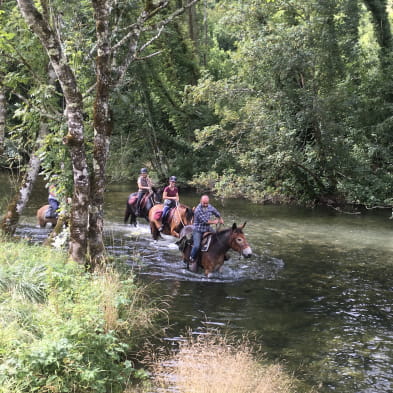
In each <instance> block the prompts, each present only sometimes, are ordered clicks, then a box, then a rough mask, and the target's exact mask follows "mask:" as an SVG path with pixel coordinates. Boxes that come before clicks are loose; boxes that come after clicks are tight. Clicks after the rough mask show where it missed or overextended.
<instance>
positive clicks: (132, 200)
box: [128, 192, 151, 209]
mask: <svg viewBox="0 0 393 393" xmlns="http://www.w3.org/2000/svg"><path fill="white" fill-rule="evenodd" d="M150 196H151V193H150V192H147V193H146V194H145V195H143V197H142V199H141V205H140V208H141V209H142V208H144V207H145V206H146V203H147V200H148V199H149V198H150ZM137 200H138V194H137V193H135V194H131V195H130V197H129V198H128V204H129V205H134V204H136V201H137Z"/></svg>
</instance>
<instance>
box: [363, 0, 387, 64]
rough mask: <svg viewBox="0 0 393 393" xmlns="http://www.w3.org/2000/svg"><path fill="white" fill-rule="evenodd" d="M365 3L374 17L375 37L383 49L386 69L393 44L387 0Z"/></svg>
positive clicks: (381, 52) (374, 0)
mask: <svg viewBox="0 0 393 393" xmlns="http://www.w3.org/2000/svg"><path fill="white" fill-rule="evenodd" d="M364 3H365V4H366V7H367V8H368V9H369V10H370V12H371V15H372V19H373V24H374V31H375V35H376V38H377V41H378V44H379V46H380V49H381V51H380V58H381V63H382V66H383V67H385V66H386V65H389V63H390V60H389V59H388V57H389V56H390V54H391V50H392V42H393V41H392V32H391V30H390V22H389V15H388V10H387V4H386V0H364ZM386 63H388V64H386Z"/></svg>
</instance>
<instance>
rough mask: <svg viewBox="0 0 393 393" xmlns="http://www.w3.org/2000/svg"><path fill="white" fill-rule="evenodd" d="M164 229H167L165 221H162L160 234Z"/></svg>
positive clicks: (159, 229)
mask: <svg viewBox="0 0 393 393" xmlns="http://www.w3.org/2000/svg"><path fill="white" fill-rule="evenodd" d="M164 227H165V221H164V220H162V221H161V226H160V227H159V228H158V232H162V231H163V230H164Z"/></svg>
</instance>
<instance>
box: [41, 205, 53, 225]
mask: <svg viewBox="0 0 393 393" xmlns="http://www.w3.org/2000/svg"><path fill="white" fill-rule="evenodd" d="M48 209H49V205H44V206H42V207H40V208H39V209H38V210H37V223H38V225H39V226H40V227H41V228H45V227H46V224H47V223H50V224H51V225H52V227H55V226H56V223H57V218H56V217H50V218H46V217H45V214H46V212H47V210H48Z"/></svg>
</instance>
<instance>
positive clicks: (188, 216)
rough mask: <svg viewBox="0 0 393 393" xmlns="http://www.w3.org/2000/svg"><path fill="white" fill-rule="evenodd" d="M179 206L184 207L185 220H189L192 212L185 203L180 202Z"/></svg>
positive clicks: (192, 215) (192, 214)
mask: <svg viewBox="0 0 393 393" xmlns="http://www.w3.org/2000/svg"><path fill="white" fill-rule="evenodd" d="M179 207H181V208H183V209H185V211H186V218H187V220H191V219H192V217H194V212H193V210H192V209H191V208H190V207H189V206H186V205H183V204H182V203H180V204H179Z"/></svg>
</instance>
